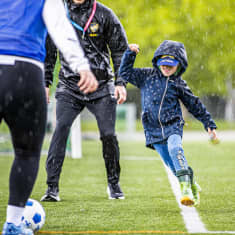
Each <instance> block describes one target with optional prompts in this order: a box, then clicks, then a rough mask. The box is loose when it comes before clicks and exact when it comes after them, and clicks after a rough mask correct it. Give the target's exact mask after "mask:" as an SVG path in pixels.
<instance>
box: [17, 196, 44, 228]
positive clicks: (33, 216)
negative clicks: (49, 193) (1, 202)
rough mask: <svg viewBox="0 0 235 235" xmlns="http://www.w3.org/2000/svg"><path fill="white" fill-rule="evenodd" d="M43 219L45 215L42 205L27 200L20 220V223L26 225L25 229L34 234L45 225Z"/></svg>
mask: <svg viewBox="0 0 235 235" xmlns="http://www.w3.org/2000/svg"><path fill="white" fill-rule="evenodd" d="M45 219H46V213H45V211H44V209H43V207H42V205H41V204H40V203H39V202H38V201H36V200H34V199H29V200H28V201H27V203H26V205H25V209H24V213H23V216H22V219H21V220H22V222H23V223H24V224H25V225H26V227H28V228H30V229H32V230H33V231H35V232H36V231H38V230H39V229H41V228H42V226H43V225H44V223H45Z"/></svg>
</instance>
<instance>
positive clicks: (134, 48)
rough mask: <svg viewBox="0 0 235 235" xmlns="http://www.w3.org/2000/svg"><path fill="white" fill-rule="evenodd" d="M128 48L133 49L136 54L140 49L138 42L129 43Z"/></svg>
mask: <svg viewBox="0 0 235 235" xmlns="http://www.w3.org/2000/svg"><path fill="white" fill-rule="evenodd" d="M129 48H130V50H131V51H134V52H135V53H136V54H138V53H139V51H140V49H139V45H138V44H129Z"/></svg>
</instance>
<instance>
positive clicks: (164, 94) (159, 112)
mask: <svg viewBox="0 0 235 235" xmlns="http://www.w3.org/2000/svg"><path fill="white" fill-rule="evenodd" d="M168 81H169V77H168V78H167V80H166V87H165V90H164V93H163V96H162V100H161V104H160V108H159V111H158V120H159V123H160V126H161V129H162V137H163V139H164V129H163V125H162V123H161V120H160V114H161V109H162V105H163V101H164V98H165V96H166V91H167V88H168Z"/></svg>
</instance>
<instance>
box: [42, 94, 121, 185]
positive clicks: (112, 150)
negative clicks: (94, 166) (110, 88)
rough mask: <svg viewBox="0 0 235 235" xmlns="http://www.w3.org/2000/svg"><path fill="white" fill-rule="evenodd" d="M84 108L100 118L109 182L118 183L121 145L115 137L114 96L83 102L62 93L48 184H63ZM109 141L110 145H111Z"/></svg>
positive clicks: (50, 151)
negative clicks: (72, 138) (68, 145)
mask: <svg viewBox="0 0 235 235" xmlns="http://www.w3.org/2000/svg"><path fill="white" fill-rule="evenodd" d="M84 107H87V109H88V110H89V111H90V112H91V113H93V114H94V116H95V117H96V120H97V124H98V128H99V131H100V137H101V140H102V144H103V157H104V161H105V166H106V171H107V178H108V181H109V182H118V180H119V175H120V165H119V146H118V141H117V139H116V136H115V121H116V100H115V99H113V98H112V97H111V96H105V97H102V98H100V99H97V100H94V101H89V102H83V101H79V100H76V99H74V98H71V97H68V96H66V95H61V96H59V95H58V96H57V105H56V129H55V132H54V134H53V137H52V140H51V144H50V148H49V152H48V157H47V162H46V170H47V184H55V185H58V184H59V178H60V174H61V170H62V166H63V162H64V158H65V151H66V143H67V139H68V136H69V132H70V128H71V126H72V123H73V121H74V120H75V118H76V117H77V116H78V115H79V114H80V112H81V111H82V110H83V109H84ZM109 143H110V146H108V145H109Z"/></svg>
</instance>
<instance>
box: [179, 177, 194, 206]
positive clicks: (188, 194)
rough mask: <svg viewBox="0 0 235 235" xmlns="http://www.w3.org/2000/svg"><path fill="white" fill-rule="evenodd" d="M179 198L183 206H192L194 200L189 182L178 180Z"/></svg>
mask: <svg viewBox="0 0 235 235" xmlns="http://www.w3.org/2000/svg"><path fill="white" fill-rule="evenodd" d="M180 189H181V199H180V202H181V204H182V205H184V206H194V204H195V201H194V197H193V193H192V189H191V184H190V183H189V182H180Z"/></svg>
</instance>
